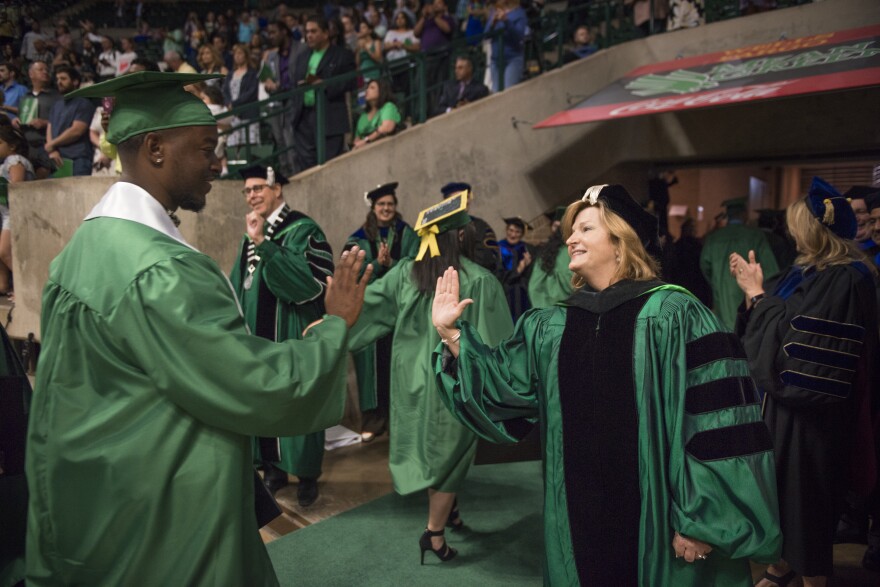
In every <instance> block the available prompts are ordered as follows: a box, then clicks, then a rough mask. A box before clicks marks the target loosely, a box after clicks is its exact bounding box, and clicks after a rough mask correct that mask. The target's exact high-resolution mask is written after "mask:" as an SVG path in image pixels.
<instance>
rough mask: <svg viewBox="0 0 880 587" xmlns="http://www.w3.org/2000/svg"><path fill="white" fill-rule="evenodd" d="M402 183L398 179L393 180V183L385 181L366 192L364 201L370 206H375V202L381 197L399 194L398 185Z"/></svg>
mask: <svg viewBox="0 0 880 587" xmlns="http://www.w3.org/2000/svg"><path fill="white" fill-rule="evenodd" d="M398 185H400V184H399V183H398V182H396V181H392V182H391V183H383V184H382V185H380V186H378V187H376V188H375V189H372V190H370V191H368V192H364V202H365V203H366V204H367V206H369V207H370V208H372V207H373V204H375V203H376V200H378V199H379V198H381V197H382V196H395V197H396V196H397V186H398Z"/></svg>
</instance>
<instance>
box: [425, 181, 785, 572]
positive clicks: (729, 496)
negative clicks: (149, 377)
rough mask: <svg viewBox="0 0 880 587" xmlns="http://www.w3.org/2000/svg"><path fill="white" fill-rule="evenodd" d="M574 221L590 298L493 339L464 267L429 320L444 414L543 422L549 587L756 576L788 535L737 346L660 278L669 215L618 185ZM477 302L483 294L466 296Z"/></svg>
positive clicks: (517, 428) (582, 208)
mask: <svg viewBox="0 0 880 587" xmlns="http://www.w3.org/2000/svg"><path fill="white" fill-rule="evenodd" d="M563 231H564V234H565V235H566V244H567V245H568V252H569V255H570V257H571V262H570V264H569V267H570V268H571V270H572V271H573V272H574V274H575V277H574V284H573V285H574V286H575V287H576V289H577V291H576V292H575V293H574V294H573V295H572V296H571V297H570V298H569V299H568V300H567V301H566V302H565V304H564V305H561V306H554V307H551V308H546V309H533V310H531V311H529V312H527V313H526V314H524V315H523V316H522V318H521V319H520V320H519V322H518V323H517V325H516V329H515V332H514V334H513V336H512V337H511V338H509V339H507V340H506V341H504V342H503V343H502V344H500V345H497V346H493V345H492V343H488V344H487V343H486V342H484V341H483V339H482V337H481V335H480V334H479V332H478V331H476V329H474V328H473V326H472V325H471V324H470V323H469V321H468V319H467V316H466V315H462V311H463V310H464V309H465V308H466V307H468V305H469V304H471V303H480V300H479V299H478V298H473V299H464V300H462V301H459V299H460V297H459V294H460V293H461V294H462V297H467V296H468V294H466V293H464V292H461V291H460V287H459V280H458V277H457V274H456V272H455V271H454V270H453V269H449V270H447V272H446V273H445V274H444V276H443V278H442V279H441V280H439V281H438V285H437V290H436V294H435V298H434V305H433V322H434V325H435V327H436V328H437V330H438V335H439V336H440V337H441V338H442V339H444V340H446V341H448V342H447V343H446V344H444V345H438V347H437V350H436V352H435V354H434V368H435V372H436V374H437V382H438V386H439V389H440V395H441V397H442V398H443V401H444V403H445V404H446V406H447V408H449V409H450V410H451V411H453V412H454V413H455V414H456V416H457V417H458V418H459V420H460V421H461V422H462V423H464V424H465V425H467V426H468V427H469V428H470V429H472V430H473V431H474V432H476V433H478V434H479V435H480V436H482V437H484V438H486V439H488V440H490V441H494V442H515V441H516V440H518V438H519V437H520V436H521V434H522V431H523V430H527V426H524V424H526V423H528V422H529V421H535V420H538V421H540V425H541V427H542V438H543V445H544V451H545V456H544V464H545V492H544V496H545V497H544V524H545V532H544V541H545V548H546V560H545V578H546V583H547V584H549V585H607V584H610V583H612V582H613V583H615V584H619V585H627V586H629V585H640V586H650V587H697V586H700V587H702V586H706V585H713V586H715V587H728V586H734V585H742V586H745V585H751V575H750V569H749V562H748V561H749V559H750V558H752V559H756V560H758V561H761V562H770V561H773V560H775V557H776V555H777V554H778V553H779V549H780V545H781V541H782V536H781V533H780V530H779V520H778V512H777V503H776V482H775V477H774V466H773V452H772V443H771V440H770V437H769V433H768V431H767V428H766V426H765V425H764V423H763V422H762V421H761V414H760V407H759V405H758V400H757V395H756V390H755V387H754V383H753V382H752V379H751V377H750V376H749V366H748V363H747V361H746V357H745V354H744V352H743V350H742V347H741V346H740V344H739V342H738V340H737V339H736V338H735V337H734V336H733V335H732V334H729V333H726V332H724V330H723V329H722V328H721V326H720V325H719V323H718V321H717V319H716V318H715V317H714V315H713V314H712V313H711V312H710V311H709V310H707V309H706V308H705V307H704V306H703V305H702V304H700V302H699V301H698V300H696V299H695V298H694V297H693V296H692V295H690V294H689V293H688V292H687V291H686V290H683V289H681V288H679V287H677V286H671V285H667V284H664V283H663V282H661V281H659V280H658V279H657V277H656V275H657V273H658V270H659V267H658V264H657V262H656V261H655V260H654V258H653V257H652V256H651V255H649V254H648V251H652V252H653V251H656V250H657V249H656V247H657V241H658V238H657V220H656V218H655V217H653V216H652V215H651V214H649V213H647V212H645V211H644V210H642V208H641V206H639V204H637V203H636V202H635V201H634V200H633V199H632V198H631V197H630V196H629V194H628V193H627V192H626V190H625V189H624V188H623V187H622V186H594V187H592V188H590V189H589V190H587V193H586V195H585V196H584V199H583V200H582V201H578V202H575V203H574V204H572V205H570V206H569V208H568V211H567V212H566V214H565V217H564V219H563ZM471 297H473V296H471Z"/></svg>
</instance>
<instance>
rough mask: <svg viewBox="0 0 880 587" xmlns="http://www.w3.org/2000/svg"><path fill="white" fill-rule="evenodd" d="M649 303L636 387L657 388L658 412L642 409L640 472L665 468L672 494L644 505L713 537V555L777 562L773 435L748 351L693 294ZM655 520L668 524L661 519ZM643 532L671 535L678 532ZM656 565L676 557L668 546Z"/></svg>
mask: <svg viewBox="0 0 880 587" xmlns="http://www.w3.org/2000/svg"><path fill="white" fill-rule="evenodd" d="M651 304H653V305H655V307H656V305H657V304H660V307H659V311H657V312H652V311H651V310H650V309H649V308H648V306H646V310H648V312H647V313H646V312H643V314H645V313H646V315H651V314H653V315H654V317H652V318H650V319H648V320H642V321H640V323H639V326H638V329H639V330H642V332H639V331H637V333H636V341H637V342H636V348H635V356H636V357H640V356H645V357H647V358H648V362H649V367H648V368H647V369H646V373H645V380H643V381H642V382H639V380H638V379H637V385H639V384H640V383H641V384H642V385H644V386H645V388H644V389H643V391H642V392H641V393H638V394H637V396H638V397H639V398H643V399H641V400H640V401H645V400H644V398H647V397H650V395H651V394H652V393H653V394H659V396H658V397H656V399H655V401H656V404H657V406H662V414H653V413H651V412H650V411H646V410H645V409H644V407H640V410H639V411H640V413H641V414H642V415H643V416H642V418H641V422H640V426H642V428H643V431H644V433H643V434H642V435H640V437H641V440H640V442H641V446H640V454H641V455H642V456H643V461H644V462H643V465H642V475H643V476H645V475H647V476H650V475H655V478H654V480H653V481H652V483H654V484H656V483H658V482H663V480H662V477H664V476H666V477H667V479H666V480H665V482H666V483H668V486H669V489H670V495H669V503H667V504H662V503H656V504H652V505H650V506H648V508H647V511H656V510H663V509H664V508H668V516H669V518H668V524H669V526H667V527H671V528H670V529H671V530H677V531H679V532H681V533H682V534H684V535H686V536H691V537H693V538H696V539H698V540H701V541H703V542H706V543H708V544H711V545H712V547H713V548H714V550H715V552H716V553H717V556H722V557H726V558H730V559H746V558H749V559H754V560H757V561H761V562H772V561H774V560H776V559H777V558H778V556H779V553H780V549H781V545H782V535H781V531H780V529H779V514H778V507H777V497H776V477H775V467H774V462H773V452H772V449H771V447H772V443H771V441H770V437H769V432H768V431H767V428H766V426H765V424H764V423H763V421H762V419H761V412H760V407H759V405H758V403H757V395H756V393H755V388H754V384H753V383H752V381H751V377H750V375H749V367H748V363H747V361H746V360H745V355H744V352H743V351H742V349H741V347H740V345H739V343H738V341H737V340H736V338H735V337H734V336H733V335H731V334H729V333H725V332H723V328H722V327H721V325H720V323H719V322H718V320H717V318H716V317H715V316H714V315H713V314H712V313H711V312H710V311H709V310H708V309H706V308H705V307H704V306H703V305H702V304H700V303H699V302H698V301H697V300H696V299H695V298H693V297H691V296H690V295H687V294H683V293H681V292H679V291H664V292H657V293H655V294H654V295H653V296H652V298H651V300H649V302H648V305H651ZM640 340H641V341H644V344H640V342H639V341H640ZM640 347H641V348H640ZM652 389H653V391H651V390H652ZM646 392H647V393H646ZM656 418H662V424H660V422H659V421H658V420H656ZM661 439H662V441H661ZM658 441H660V442H658ZM657 445H660V446H663V447H664V448H663V449H662V451H660V450H658V447H657ZM660 452H665V454H659V453H660ZM648 455H652V458H645V457H647V456H648ZM655 459H656V460H655ZM661 463H666V471H665V472H664V471H662V470H658V469H657V468H656V467H659V468H661V469H662V465H661ZM654 495H657V494H656V493H655V494H654ZM657 514H658V515H660V516H661V517H663V515H662V514H660V512H657ZM654 527H655V528H662V527H664V525H663V524H662V523H660V520H659V519H658V520H657V523H655V525H654ZM642 538H643V540H644V539H652V538H653V539H655V540H662V541H664V542H666V543H670V542H671V539H672V536H671V532H670V533H669V535H668V536H656V537H650V536H648V537H646V536H644V535H643V537H642ZM651 564H653V565H659V566H665V565H673V564H675V563H674V559H673V557H672V556H671V547H670V556H669V557H661V560H657V561H654V562H653V563H651ZM657 572H660V574H661V575H662V574H665V573H663V572H661V571H660V570H659V569H657ZM649 576H650V575H649ZM658 576H659V575H658Z"/></svg>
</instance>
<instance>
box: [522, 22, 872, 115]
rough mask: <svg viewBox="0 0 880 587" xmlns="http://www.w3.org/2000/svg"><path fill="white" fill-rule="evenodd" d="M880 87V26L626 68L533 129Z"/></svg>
mask: <svg viewBox="0 0 880 587" xmlns="http://www.w3.org/2000/svg"><path fill="white" fill-rule="evenodd" d="M877 85H880V25H875V26H870V27H864V28H859V29H852V30H847V31H840V32H837V33H828V34H822V35H813V36H810V37H802V38H799V39H790V40H783V41H777V42H774V43H765V44H761V45H754V46H751V47H742V48H740V49H735V50H732V51H722V52H719V53H710V54H707V55H700V56H697V57H690V58H687V59H678V60H675V61H664V62H662V63H655V64H653V65H647V66H644V67H640V68H638V69H634V70H633V71H631V72H629V73H628V74H627V75H626V76H625V77H623V78H622V79H619V80H617V81H616V82H615V83H613V84H611V85H610V86H608V87H607V88H605V89H603V90H601V91H600V92H598V93H597V94H594V95H593V96H591V97H590V98H588V99H586V100H584V101H583V102H581V103H580V104H578V105H576V106H574V107H572V108H569V109H568V110H564V111H562V112H560V113H558V114H555V115H553V116H551V117H550V118H548V119H547V120H544V121H543V122H541V123H540V124H537V125H535V128H548V127H552V126H562V125H566V124H580V123H584V122H595V121H599V120H613V119H615V118H625V117H628V116H639V115H641V114H653V113H655V112H670V111H674V110H686V109H691V108H707V107H710V106H722V105H729V104H738V103H742V102H750V101H755V100H768V99H773V98H784V97H788V96H797V95H802V94H814V93H819V92H830V91H835V90H844V89H850V88H859V87H868V86H877Z"/></svg>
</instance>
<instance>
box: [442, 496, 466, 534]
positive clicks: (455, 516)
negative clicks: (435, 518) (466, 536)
mask: <svg viewBox="0 0 880 587" xmlns="http://www.w3.org/2000/svg"><path fill="white" fill-rule="evenodd" d="M446 527H447V528H451V529H452V531H453V532H457V531H459V530H461V529H462V528H464V522H463V521H462V519H461V514H460V513H459V511H458V498H457V497H456V498H455V501H453V502H452V510H451V511H450V512H449V518H448V519H447V520H446Z"/></svg>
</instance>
